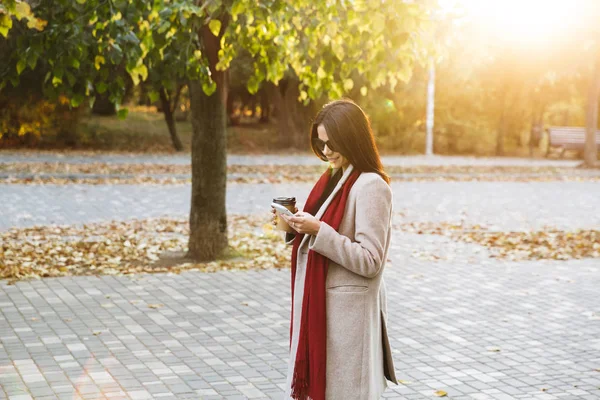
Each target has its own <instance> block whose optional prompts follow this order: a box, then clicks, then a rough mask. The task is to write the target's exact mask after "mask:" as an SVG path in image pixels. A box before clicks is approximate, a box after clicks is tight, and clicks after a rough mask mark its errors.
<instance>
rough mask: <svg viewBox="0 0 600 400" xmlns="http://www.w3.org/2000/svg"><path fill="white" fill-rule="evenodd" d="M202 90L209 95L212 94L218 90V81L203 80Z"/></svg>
mask: <svg viewBox="0 0 600 400" xmlns="http://www.w3.org/2000/svg"><path fill="white" fill-rule="evenodd" d="M202 90H203V91H204V93H205V94H206V95H207V96H210V95H212V94H213V93H214V92H215V90H217V83H216V82H215V81H213V80H211V81H210V82H202Z"/></svg>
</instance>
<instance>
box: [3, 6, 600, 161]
mask: <svg viewBox="0 0 600 400" xmlns="http://www.w3.org/2000/svg"><path fill="white" fill-rule="evenodd" d="M84 3H85V4H84ZM133 3H135V2H133ZM99 4H101V2H99V1H96V2H90V1H88V2H87V3H86V2H85V0H79V1H77V2H72V1H58V2H49V1H31V2H22V1H16V0H8V1H4V2H3V4H2V5H1V6H0V60H1V61H0V82H1V83H0V147H2V148H18V147H31V148H53V149H64V148H78V149H102V150H125V151H174V150H186V151H189V149H190V143H191V132H192V130H191V123H190V116H189V93H188V90H187V79H188V78H189V76H190V72H189V71H190V66H189V60H187V59H186V57H187V56H188V55H189V54H188V53H189V50H188V53H186V52H185V51H184V50H185V49H184V48H183V47H182V45H181V44H182V43H185V42H186V41H190V42H191V41H193V39H188V38H187V36H186V34H185V30H184V29H183V27H184V26H186V24H187V22H186V21H184V20H183V19H182V20H174V19H172V18H171V25H169V26H168V27H164V26H162V22H161V21H162V20H164V19H165V18H166V19H169V18H170V17H169V16H170V15H171V13H174V12H175V11H172V10H171V11H169V12H166V13H164V14H163V13H162V12H161V13H160V15H158V14H157V15H153V14H152V13H150V12H149V11H148V10H147V9H146V8H144V6H143V4H142V5H139V4H138V5H137V6H136V5H135V4H134V5H131V6H128V7H129V8H127V10H128V11H129V14H128V15H122V14H121V13H119V15H117V16H116V17H115V14H114V13H109V14H103V13H102V12H101V10H102V9H103V8H102V7H99ZM578 6H580V7H581V10H580V12H579V13H578V14H577V15H578V18H579V20H578V21H575V22H577V24H575V23H574V22H573V23H574V24H575V25H577V28H573V27H571V28H570V30H569V31H568V32H569V34H568V35H565V34H564V32H563V33H561V34H560V35H552V36H551V37H546V38H545V39H546V40H545V41H544V42H527V41H525V40H524V39H523V34H521V36H515V37H511V36H510V35H508V34H506V32H500V34H498V32H497V30H496V31H495V32H493V33H490V32H489V30H486V26H485V24H486V21H485V20H484V18H483V17H482V16H481V15H480V16H478V17H476V18H475V19H473V18H472V17H471V19H468V18H466V17H465V15H464V13H461V12H457V11H456V9H454V8H451V7H447V6H444V2H443V1H439V2H431V3H430V4H429V3H428V6H427V7H426V8H425V11H424V13H425V14H424V15H425V16H426V19H427V20H428V21H429V22H430V23H431V26H432V27H433V28H432V29H431V30H430V31H427V32H426V34H423V35H421V36H420V37H419V38H418V40H415V41H413V43H412V47H410V49H409V50H410V52H412V53H413V54H414V57H413V59H414V60H415V62H414V64H411V65H412V68H410V69H406V68H405V67H403V66H399V67H398V70H397V71H394V73H395V74H397V75H396V76H400V77H401V78H402V77H403V78H405V79H397V78H393V80H394V81H395V82H396V83H395V85H387V84H386V85H382V84H381V82H374V81H376V80H378V79H381V77H382V76H385V74H386V73H387V72H388V71H387V69H389V68H391V67H390V66H389V65H386V64H382V69H381V73H382V74H383V75H381V74H379V75H377V74H375V75H373V74H372V75H370V80H369V78H366V77H365V76H364V75H361V74H357V73H354V72H353V71H352V70H350V71H345V72H344V73H347V74H348V76H349V77H350V79H349V80H348V79H347V78H346V80H342V81H341V82H342V84H341V85H338V86H335V85H336V83H335V82H333V84H332V86H331V87H330V88H329V91H328V92H327V91H325V92H323V93H316V94H315V93H312V94H311V96H308V97H307V95H306V93H304V91H305V90H312V89H311V88H310V87H308V86H307V85H306V78H305V77H304V78H302V79H304V82H303V81H302V80H301V79H300V77H299V76H298V74H297V73H296V72H295V71H294V69H293V68H291V66H290V67H289V68H288V70H287V71H284V72H283V75H282V76H281V79H279V82H278V84H277V85H275V84H274V83H273V82H269V81H266V80H263V81H262V82H258V81H257V80H256V73H257V72H256V71H257V70H261V69H263V67H261V66H257V64H256V62H255V59H254V58H253V56H252V55H251V54H250V53H248V52H247V51H245V50H244V49H243V48H241V47H240V49H238V50H237V54H236V57H235V58H233V57H230V56H231V55H228V54H224V55H223V57H225V58H227V57H230V58H231V59H230V60H228V61H229V62H230V65H229V86H228V93H229V95H228V104H227V114H228V117H229V121H228V125H229V128H228V133H227V134H228V150H229V151H236V152H277V151H293V150H297V151H308V145H307V136H308V132H309V126H310V121H311V118H313V117H314V115H315V114H316V112H317V111H318V109H319V108H320V107H321V106H322V105H323V104H324V103H325V102H327V101H328V100H329V99H330V98H331V96H328V94H331V93H335V94H337V95H342V96H346V97H349V98H352V99H354V100H355V101H356V102H357V103H358V104H360V105H361V106H362V107H363V108H364V109H365V111H366V112H367V113H368V114H369V116H370V118H371V121H372V126H373V128H374V131H375V135H376V138H377V141H378V144H379V147H380V149H381V151H382V152H383V153H400V154H418V153H423V151H424V149H425V118H426V115H425V111H426V102H427V95H426V94H427V83H428V77H429V70H428V62H427V60H433V62H434V63H435V72H436V79H435V85H436V92H435V129H434V151H435V153H437V154H471V155H534V156H540V155H543V154H544V153H545V150H546V148H545V146H546V144H547V138H546V136H545V134H544V130H545V128H547V127H548V126H551V125H567V126H584V125H585V106H586V95H587V89H586V88H587V85H588V80H589V75H590V74H591V62H590V60H591V59H592V58H593V57H594V55H595V54H596V52H597V48H598V43H597V40H596V39H595V36H593V35H592V34H591V33H590V32H589V30H586V27H588V26H591V25H593V23H591V22H589V23H588V21H587V19H593V18H592V16H593V15H596V14H594V13H587V15H586V12H585V10H586V9H585V4H584V2H580V3H578ZM77 7H84V8H85V7H87V8H85V10H86V12H87V13H88V14H86V18H79V19H74V21H78V22H77V23H74V24H72V25H70V26H61V27H58V26H57V24H58V23H59V22H60V20H61V19H60V18H59V17H58V15H59V14H61V13H63V14H73V13H75V12H77V10H79V9H78V8H77ZM234 7H235V4H234ZM90 13H91V14H90ZM181 15H183V14H181ZM402 15H404V14H402ZM402 15H401V16H402ZM401 16H400V17H401ZM90 18H91V19H90ZM140 18H141V19H140ZM144 18H145V20H144ZM190 18H191V17H190ZM540 18H547V17H545V16H543V15H542V14H541V13H540ZM124 19H131V20H139V21H150V23H156V29H157V30H163V33H162V34H160V35H158V36H157V34H156V32H154V35H151V34H150V33H148V32H149V31H150V32H151V29H150V28H149V27H146V28H144V25H143V23H140V24H138V25H139V27H138V28H136V30H135V31H133V32H131V31H130V30H129V29H128V27H129V25H127V24H125V23H119V21H121V20H124ZM47 21H48V22H47ZM108 21H112V23H111V24H108ZM153 21H154V22H153ZM389 21H390V20H389V19H388V20H386V22H385V23H384V26H383V27H382V29H384V30H386V29H387V30H389V31H390V32H392V31H393V30H394V26H393V25H390V22H389ZM340 23H344V22H343V21H339V22H335V21H333V22H330V23H328V24H326V29H327V32H329V33H330V34H331V35H332V36H329V35H326V36H327V38H323V41H324V42H327V45H328V46H329V47H327V48H328V49H329V51H330V52H340V51H342V52H343V51H347V50H344V49H342V47H339V46H338V45H336V43H335V42H336V37H335V33H336V24H340ZM298 25H299V26H301V25H302V21H298ZM90 27H91V28H94V29H91V28H90ZM43 30H46V32H51V33H52V35H54V36H55V38H54V40H53V41H46V42H41V39H40V38H41V37H40V32H41V31H43ZM556 31H557V32H558V27H556ZM549 32H550V33H552V32H553V31H552V29H550V30H549ZM246 34H248V33H246ZM148 35H150V36H148ZM314 36H315V35H312V36H311V37H314ZM63 38H64V41H62V40H63ZM74 38H75V39H74ZM149 40H151V41H152V43H150V42H149ZM230 40H233V39H230ZM235 40H240V41H243V40H247V37H246V36H245V35H244V33H243V32H242V33H241V34H240V35H239V36H238V37H237V39H235ZM395 40H397V41H398V43H402V42H403V41H404V40H406V38H401V37H398V38H395ZM154 42H156V43H159V42H160V46H158V45H156V46H155V45H154ZM49 43H50V44H49ZM97 43H100V45H98V46H97V47H98V49H97V48H96V44H97ZM140 43H142V44H141V45H140ZM104 44H106V45H107V46H109V45H110V51H108V52H107V51H104V52H103V49H102V46H103V45H104ZM192 44H193V43H192ZM336 46H338V47H336ZM23 48H27V49H28V50H27V54H23V53H22V52H21V50H22V49H23ZM140 49H141V50H140ZM340 49H341V50H340ZM104 50H106V49H104ZM140 51H142V52H144V53H146V54H144V57H143V61H140V60H142V56H141V55H140ZM321 51H322V50H321ZM62 53H64V54H65V56H64V57H63V56H60V54H62ZM225 53H226V52H225ZM47 54H53V55H56V56H52V57H50V58H48V57H47ZM48 60H50V62H48ZM419 60H420V61H423V60H425V61H424V62H418V61H419ZM375 62H382V63H383V60H375ZM105 64H106V65H105ZM108 64H110V65H108ZM355 66H356V67H357V68H358V64H356V65H355ZM334 67H335V66H334V65H333V64H332V66H331V68H334ZM194 68H196V70H195V72H196V73H197V76H202V71H199V70H198V69H199V68H201V65H200V64H198V65H196V66H195V67H194ZM335 68H337V67H335ZM340 68H341V67H340ZM263 72H264V71H263ZM280 72H281V71H279V72H277V71H274V72H273V73H274V74H278V73H280ZM204 73H205V72H204ZM326 73H327V74H334V73H335V72H332V71H327V72H326ZM198 74H199V75H198ZM49 81H51V83H52V84H51V85H49V84H48V82H49ZM59 81H60V82H59ZM63 81H64V82H65V83H67V82H70V83H69V84H68V85H67V86H68V90H67V91H66V92H65V90H64V86H65V85H63ZM257 82H258V83H257ZM206 84H207V85H210V84H211V83H210V81H206ZM317 86H318V85H316V86H315V87H317ZM391 86H393V88H392V87H391ZM332 88H333V89H332ZM59 89H60V90H59ZM334 89H335V90H334ZM90 90H92V91H93V92H94V96H93V97H92V96H90V95H89V92H90ZM332 90H333V92H332ZM119 117H120V118H119Z"/></svg>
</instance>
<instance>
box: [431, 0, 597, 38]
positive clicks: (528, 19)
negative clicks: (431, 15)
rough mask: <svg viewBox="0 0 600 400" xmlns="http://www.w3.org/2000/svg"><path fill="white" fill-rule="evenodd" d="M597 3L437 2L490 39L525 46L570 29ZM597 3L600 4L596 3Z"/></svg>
mask: <svg viewBox="0 0 600 400" xmlns="http://www.w3.org/2000/svg"><path fill="white" fill-rule="evenodd" d="M595 1H598V0H593V1H589V0H571V1H566V0H502V1H496V0H439V4H440V7H441V9H442V10H443V11H445V12H457V13H459V14H461V15H463V16H464V17H466V18H467V19H469V20H471V21H473V22H475V23H477V24H478V25H479V26H480V27H481V28H483V30H484V31H486V32H487V33H488V34H491V35H493V36H501V37H503V38H504V39H506V40H509V41H517V42H522V43H528V44H535V43H542V42H546V41H549V40H552V39H553V38H556V37H559V36H560V35H561V34H562V33H564V32H565V31H566V30H569V29H573V28H574V27H575V26H576V25H577V21H579V20H581V18H584V17H585V16H586V12H587V11H588V9H589V8H590V7H593V6H594V4H595V3H594V2H595ZM598 3H600V1H598Z"/></svg>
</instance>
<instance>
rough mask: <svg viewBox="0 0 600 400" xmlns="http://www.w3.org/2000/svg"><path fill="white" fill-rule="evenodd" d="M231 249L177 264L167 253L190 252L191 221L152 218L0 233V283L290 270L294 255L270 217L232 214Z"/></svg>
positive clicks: (230, 221)
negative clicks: (75, 277)
mask: <svg viewBox="0 0 600 400" xmlns="http://www.w3.org/2000/svg"><path fill="white" fill-rule="evenodd" d="M228 231H229V235H228V237H229V246H230V249H229V251H228V256H227V257H226V258H225V257H224V259H221V260H218V261H213V262H207V263H194V262H191V261H189V260H187V261H188V262H182V261H186V260H181V259H179V260H178V261H177V263H175V262H174V261H173V264H174V265H170V264H169V262H170V261H169V260H168V259H166V260H165V257H161V254H163V253H165V252H173V253H181V254H184V253H185V252H186V251H187V241H188V236H189V228H188V220H187V219H174V218H150V219H144V220H131V221H122V222H116V221H112V222H105V223H95V224H84V225H83V226H36V227H31V228H12V229H10V230H9V231H7V232H2V233H0V279H9V280H10V281H11V282H12V281H15V280H18V279H24V278H39V277H52V276H66V275H95V274H110V275H122V274H133V273H141V272H174V273H179V272H181V271H184V270H199V271H205V272H214V271H219V270H249V269H267V268H286V267H288V266H289V263H290V251H286V250H287V246H286V245H285V243H284V241H283V237H282V236H283V234H282V233H281V232H279V231H275V230H273V227H272V225H271V223H270V213H269V214H266V215H264V216H260V215H259V216H243V215H229V216H228Z"/></svg>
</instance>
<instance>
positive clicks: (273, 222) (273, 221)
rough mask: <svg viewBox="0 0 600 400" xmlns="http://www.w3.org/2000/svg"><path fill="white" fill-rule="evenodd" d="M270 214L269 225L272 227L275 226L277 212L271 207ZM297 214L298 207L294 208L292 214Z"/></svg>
mask: <svg viewBox="0 0 600 400" xmlns="http://www.w3.org/2000/svg"><path fill="white" fill-rule="evenodd" d="M271 212H272V213H273V215H272V218H271V223H272V224H273V226H277V211H276V210H275V209H274V208H273V207H271ZM297 212H298V207H296V206H294V214H295V213H297Z"/></svg>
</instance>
